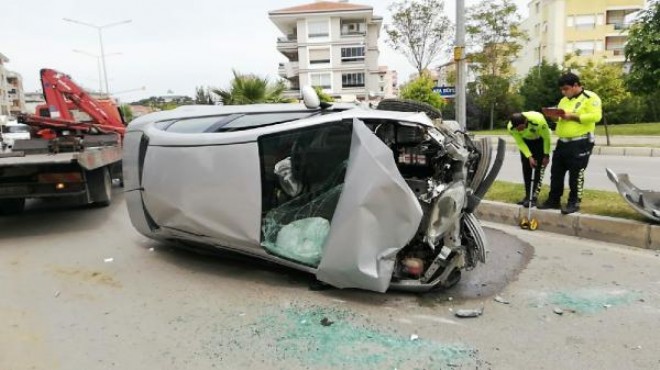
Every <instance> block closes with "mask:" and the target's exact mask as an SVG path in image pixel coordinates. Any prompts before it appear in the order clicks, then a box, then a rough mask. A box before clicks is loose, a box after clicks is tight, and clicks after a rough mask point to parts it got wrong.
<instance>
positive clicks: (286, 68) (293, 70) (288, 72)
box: [277, 62, 300, 78]
mask: <svg viewBox="0 0 660 370" xmlns="http://www.w3.org/2000/svg"><path fill="white" fill-rule="evenodd" d="M299 71H300V63H299V62H288V63H280V65H279V67H278V68H277V72H278V74H279V76H280V77H282V78H292V77H296V76H298V73H299Z"/></svg>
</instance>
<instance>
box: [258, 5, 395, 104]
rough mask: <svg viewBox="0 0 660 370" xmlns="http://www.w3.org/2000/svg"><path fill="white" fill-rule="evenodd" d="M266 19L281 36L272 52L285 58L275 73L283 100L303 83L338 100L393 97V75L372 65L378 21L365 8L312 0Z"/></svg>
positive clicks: (297, 91)
mask: <svg viewBox="0 0 660 370" xmlns="http://www.w3.org/2000/svg"><path fill="white" fill-rule="evenodd" d="M268 15H269V18H270V20H271V21H272V22H273V23H274V24H275V25H276V26H277V28H278V29H279V30H280V31H281V32H282V33H283V34H284V35H285V36H283V37H279V38H278V40H277V50H278V51H279V52H280V53H282V55H284V56H285V57H286V58H287V59H288V61H287V62H285V63H280V66H279V70H278V72H279V75H280V76H281V77H283V78H285V79H287V80H288V81H289V84H290V85H289V86H290V89H289V90H288V91H287V92H286V95H287V96H291V97H299V96H300V87H301V86H306V85H312V86H319V87H321V88H322V89H323V90H324V91H325V92H327V93H329V94H331V95H332V96H335V97H339V98H340V99H342V100H355V99H359V100H364V99H365V97H366V98H367V99H372V98H376V97H384V96H386V95H388V94H389V95H392V94H394V93H393V92H392V91H390V87H391V83H392V80H393V76H395V75H394V74H392V73H389V74H388V72H387V71H383V69H382V68H380V67H379V65H378V57H379V50H378V37H379V35H380V29H381V26H382V23H383V19H382V17H379V16H377V15H374V13H373V8H372V7H371V6H366V5H358V4H352V3H349V2H348V1H338V2H334V1H316V2H314V3H310V4H304V5H299V6H294V7H291V8H286V9H280V10H274V11H270V12H269V13H268ZM386 78H387V79H389V80H390V82H389V83H390V85H388V83H386V82H385V79H386Z"/></svg>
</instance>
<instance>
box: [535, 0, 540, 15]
mask: <svg viewBox="0 0 660 370" xmlns="http://www.w3.org/2000/svg"><path fill="white" fill-rule="evenodd" d="M534 7H535V8H536V14H539V12H540V11H541V2H540V1H537V2H536V4H534Z"/></svg>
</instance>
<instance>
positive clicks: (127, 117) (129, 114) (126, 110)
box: [119, 104, 133, 123]
mask: <svg viewBox="0 0 660 370" xmlns="http://www.w3.org/2000/svg"><path fill="white" fill-rule="evenodd" d="M119 110H120V111H121V115H122V116H123V117H124V121H126V123H129V122H131V121H132V120H133V111H132V110H131V106H130V105H128V104H122V105H120V106H119Z"/></svg>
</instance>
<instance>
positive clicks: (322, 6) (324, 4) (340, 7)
mask: <svg viewBox="0 0 660 370" xmlns="http://www.w3.org/2000/svg"><path fill="white" fill-rule="evenodd" d="M372 9H373V8H372V7H370V6H368V5H359V4H350V3H346V2H344V3H339V2H334V1H317V2H315V3H311V4H305V5H298V6H294V7H291V8H285V9H280V10H273V11H271V12H269V14H292V13H323V12H338V11H351V10H372Z"/></svg>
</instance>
